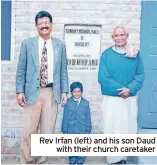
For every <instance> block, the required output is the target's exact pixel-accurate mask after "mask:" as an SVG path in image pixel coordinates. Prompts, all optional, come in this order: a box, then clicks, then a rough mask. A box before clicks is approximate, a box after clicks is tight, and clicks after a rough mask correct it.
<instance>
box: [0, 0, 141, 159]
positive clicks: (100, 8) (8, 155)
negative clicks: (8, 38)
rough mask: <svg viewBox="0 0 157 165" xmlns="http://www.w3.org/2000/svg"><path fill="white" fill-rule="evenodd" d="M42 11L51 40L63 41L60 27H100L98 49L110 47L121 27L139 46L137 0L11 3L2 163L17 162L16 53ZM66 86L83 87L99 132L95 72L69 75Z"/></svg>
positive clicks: (4, 72)
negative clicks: (49, 16)
mask: <svg viewBox="0 0 157 165" xmlns="http://www.w3.org/2000/svg"><path fill="white" fill-rule="evenodd" d="M40 10H46V11H48V12H50V13H51V14H52V16H53V22H54V27H53V33H52V35H53V36H54V37H57V38H60V39H63V29H64V24H67V23H72V24H74V23H79V24H81V23H83V24H100V25H102V34H101V49H102V50H104V49H106V48H107V47H108V46H111V45H112V40H111V37H110V36H111V32H112V30H113V28H114V27H115V26H117V25H119V24H123V25H125V26H126V27H127V29H128V31H129V32H130V36H129V38H130V42H131V43H133V44H137V45H139V39H140V21H141V20H140V17H141V2H140V0H137V1H135V0H119V1H115V0H86V1H85V0H51V1H50V0H44V1H36V2H35V1H21V0H15V2H13V10H12V16H13V23H12V53H11V57H12V60H11V61H10V62H2V95H1V96H2V117H1V119H2V121H1V126H2V135H1V136H2V155H3V157H2V161H3V160H6V159H9V160H10V161H13V160H17V161H19V157H18V156H17V155H19V138H20V131H21V120H22V119H21V116H22V112H23V109H22V108H20V107H19V106H18V105H17V104H16V100H15V98H16V95H15V75H16V67H17V62H18V56H19V50H20V46H21V42H22V40H23V39H25V38H28V37H32V36H35V35H37V32H36V30H35V27H34V24H35V23H34V18H35V15H36V13H37V12H38V11H40ZM69 80H70V83H71V82H72V81H76V80H79V81H81V82H82V83H83V85H84V89H85V90H84V97H85V98H87V99H88V100H89V101H90V107H91V116H92V122H93V123H92V124H93V133H100V132H101V125H102V119H101V111H100V104H101V99H102V98H101V94H100V87H99V84H98V82H97V73H93V74H88V73H79V72H77V73H69ZM61 118H62V110H61V109H60V110H59V113H58V118H57V125H56V132H59V130H60V123H61Z"/></svg>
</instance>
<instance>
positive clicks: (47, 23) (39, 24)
mask: <svg viewBox="0 0 157 165" xmlns="http://www.w3.org/2000/svg"><path fill="white" fill-rule="evenodd" d="M49 24H50V22H39V23H38V24H37V25H38V26H42V25H49Z"/></svg>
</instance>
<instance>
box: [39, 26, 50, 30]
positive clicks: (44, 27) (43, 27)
mask: <svg viewBox="0 0 157 165" xmlns="http://www.w3.org/2000/svg"><path fill="white" fill-rule="evenodd" d="M43 29H47V30H48V29H49V28H48V27H43V28H41V30H43Z"/></svg>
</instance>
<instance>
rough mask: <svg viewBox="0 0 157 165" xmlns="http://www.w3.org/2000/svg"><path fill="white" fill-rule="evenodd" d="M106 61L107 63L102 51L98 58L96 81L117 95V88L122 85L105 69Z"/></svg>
mask: <svg viewBox="0 0 157 165" xmlns="http://www.w3.org/2000/svg"><path fill="white" fill-rule="evenodd" d="M106 63H107V60H106V54H105V52H104V53H103V54H102V56H101V58H100V64H99V71H98V82H99V83H100V85H101V86H102V87H103V88H104V89H107V90H109V91H112V93H115V95H118V91H117V89H119V88H122V87H124V85H123V84H121V83H119V82H117V81H115V80H114V79H113V78H112V75H110V74H109V73H108V71H107V65H106Z"/></svg>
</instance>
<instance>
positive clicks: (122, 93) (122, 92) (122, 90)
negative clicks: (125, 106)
mask: <svg viewBox="0 0 157 165" xmlns="http://www.w3.org/2000/svg"><path fill="white" fill-rule="evenodd" d="M118 91H120V92H119V93H118V95H119V96H121V97H123V98H124V99H126V98H127V97H129V96H130V89H129V88H126V87H123V88H120V89H118Z"/></svg>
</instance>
